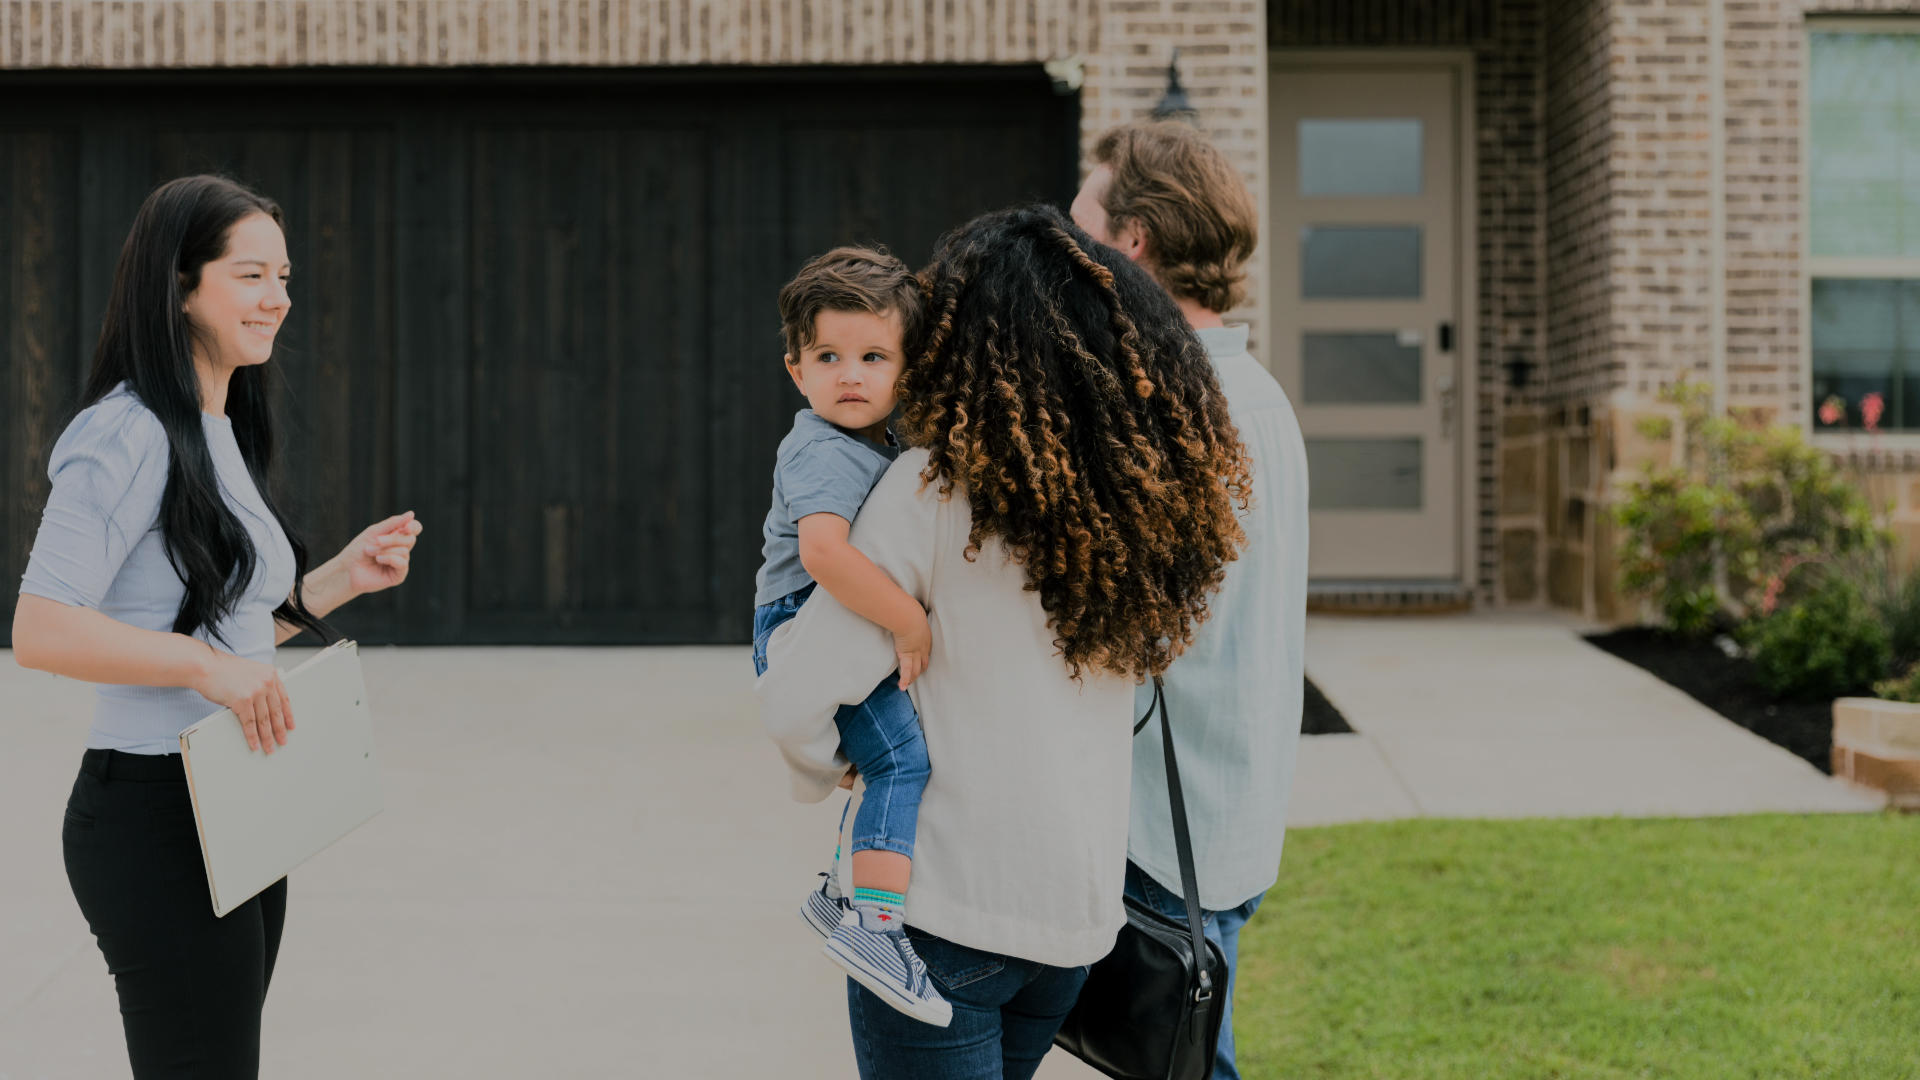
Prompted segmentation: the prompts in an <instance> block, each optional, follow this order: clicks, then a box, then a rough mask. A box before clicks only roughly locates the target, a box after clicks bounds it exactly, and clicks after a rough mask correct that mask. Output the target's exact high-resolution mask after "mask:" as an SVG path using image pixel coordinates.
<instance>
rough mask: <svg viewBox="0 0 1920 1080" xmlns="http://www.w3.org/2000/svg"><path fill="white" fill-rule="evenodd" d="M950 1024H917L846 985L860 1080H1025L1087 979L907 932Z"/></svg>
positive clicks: (1078, 972) (1079, 972) (1075, 970)
mask: <svg viewBox="0 0 1920 1080" xmlns="http://www.w3.org/2000/svg"><path fill="white" fill-rule="evenodd" d="M907 936H908V937H910V938H912V939H913V947H914V951H916V952H918V953H919V954H920V959H921V960H923V961H925V962H926V965H927V974H928V975H930V976H932V978H933V981H934V984H935V985H936V986H938V987H939V988H940V993H941V994H943V995H945V996H946V999H947V1000H948V1001H950V1002H952V1003H953V1023H952V1025H950V1026H948V1027H944V1028H937V1027H934V1026H933V1025H931V1024H923V1023H921V1022H920V1021H918V1020H915V1019H913V1018H912V1017H910V1016H907V1015H906V1014H905V1013H901V1012H898V1011H896V1010H895V1009H894V1008H893V1007H892V1006H890V1005H888V1004H887V1003H886V1002H883V1001H881V1000H880V999H879V998H877V997H875V996H874V995H873V992H872V991H871V990H868V989H867V988H866V987H864V986H861V985H860V984H859V983H856V982H854V981H853V980H852V979H848V980H847V1019H848V1021H849V1022H850V1023H851V1025H852V1027H853V1057H854V1060H855V1061H856V1062H858V1063H859V1066H860V1080H1028V1078H1029V1077H1031V1076H1032V1075H1033V1074H1034V1071H1035V1070H1037V1069H1039V1068H1040V1059H1041V1058H1043V1057H1045V1056H1046V1055H1047V1050H1048V1049H1049V1048H1051V1047H1052V1046H1053V1035H1054V1032H1056V1031H1059V1030H1060V1024H1061V1022H1062V1021H1064V1020H1066V1018H1067V1014H1068V1013H1069V1012H1072V1011H1073V1003H1074V1002H1075V1001H1078V1000H1079V998H1080V987H1081V986H1082V985H1083V984H1085V983H1086V981H1087V969H1086V968H1084V967H1052V966H1049V965H1047V964H1039V963H1035V962H1033V961H1031V960H1021V959H1018V958H1016V957H1012V956H1003V955H1001V954H999V953H990V952H982V951H980V950H979V949H970V948H968V947H966V946H965V945H956V944H954V943H953V942H951V941H947V940H946V939H944V938H937V937H934V936H933V935H931V934H927V933H923V932H921V931H919V930H915V929H914V928H913V927H911V926H909V927H907Z"/></svg>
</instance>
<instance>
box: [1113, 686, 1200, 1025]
mask: <svg viewBox="0 0 1920 1080" xmlns="http://www.w3.org/2000/svg"><path fill="white" fill-rule="evenodd" d="M1156 709H1157V710H1159V713H1160V739H1161V743H1160V745H1161V747H1162V748H1163V750H1164V751H1165V753H1166V756H1167V802H1168V803H1169V804H1171V806H1172V807H1173V847H1174V851H1175V852H1176V853H1177V854H1178V855H1179V857H1180V902H1181V904H1182V905H1183V906H1184V907H1185V908H1186V909H1187V931H1188V932H1189V933H1191V934H1192V935H1193V963H1194V967H1195V969H1196V970H1198V971H1199V973H1200V988H1199V989H1197V990H1195V991H1194V994H1193V1000H1195V1001H1206V1000H1208V999H1209V998H1211V997H1213V973H1212V972H1210V971H1208V970H1207V955H1208V954H1207V940H1206V935H1205V934H1204V933H1202V932H1201V929H1200V903H1199V896H1200V880H1199V874H1198V873H1197V872H1196V871H1195V870H1194V868H1193V839H1192V838H1191V837H1190V836H1189V835H1188V833H1187V800H1186V798H1185V797H1184V796H1183V795H1182V794H1181V792H1180V764H1179V762H1178V761H1176V760H1175V759H1174V756H1173V727H1172V725H1171V724H1169V723H1168V722H1167V688H1166V686H1165V685H1164V684H1162V683H1161V681H1160V676H1158V675H1155V676H1154V677H1153V704H1151V705H1149V706H1147V712H1146V715H1145V716H1142V717H1141V718H1140V722H1139V723H1137V724H1135V725H1133V733H1134V734H1135V735H1138V734H1140V732H1141V730H1142V729H1144V728H1145V727H1146V726H1147V721H1149V720H1151V719H1153V714H1154V711H1155V710H1156Z"/></svg>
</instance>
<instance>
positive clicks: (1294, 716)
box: [934, 326, 1307, 911]
mask: <svg viewBox="0 0 1920 1080" xmlns="http://www.w3.org/2000/svg"><path fill="white" fill-rule="evenodd" d="M1199 334H1200V340H1201V341H1202V342H1203V343H1204V344H1205V345H1206V347H1207V353H1208V355H1209V356H1211V357H1212V358H1213V365H1214V371H1215V373H1216V375H1217V376H1218V377H1219V380H1220V388H1221V390H1222V391H1224V392H1225V394H1226V397H1227V410H1228V412H1229V413H1230V414H1231V415H1232V417H1233V423H1234V426H1235V427H1237V428H1239V430H1240V440H1241V441H1242V442H1243V443H1245V444H1246V447H1247V452H1248V454H1249V455H1251V457H1252V459H1253V499H1252V501H1251V505H1250V506H1249V508H1248V509H1247V510H1246V511H1244V512H1242V514H1241V516H1240V520H1241V525H1242V527H1243V528H1244V529H1245V530H1246V533H1247V546H1246V548H1245V550H1243V551H1242V552H1241V554H1240V558H1239V559H1238V560H1236V561H1235V562H1233V563H1231V564H1229V565H1228V567H1227V578H1226V583H1225V585H1224V586H1223V587H1222V588H1221V590H1220V592H1219V593H1218V594H1216V595H1215V596H1214V597H1213V599H1212V601H1211V603H1210V604H1209V605H1208V606H1209V610H1210V611H1211V615H1210V617H1209V618H1208V619H1207V621H1206V622H1205V623H1203V624H1201V626H1200V628H1199V629H1198V630H1197V631H1196V632H1195V633H1194V640H1193V645H1192V647H1191V648H1189V649H1188V650H1187V651H1186V652H1185V653H1184V654H1183V655H1182V656H1181V657H1180V659H1178V660H1176V661H1174V664H1173V666H1172V667H1171V668H1170V669H1168V671H1167V674H1166V677H1165V679H1164V682H1165V684H1166V693H1167V715H1168V716H1169V717H1170V718H1171V720H1172V723H1173V741H1174V748H1175V750H1176V751H1177V752H1178V755H1179V760H1180V786H1181V788H1182V790H1183V792H1184V794H1185V795H1186V803H1187V821H1188V826H1189V828H1190V830H1191V832H1192V835H1193V851H1194V862H1195V867H1196V869H1197V871H1198V874H1199V886H1200V906H1201V907H1202V908H1205V909H1207V910H1209V911H1219V910H1223V909H1226V908H1233V907H1238V906H1240V905H1241V904H1243V903H1245V902H1246V901H1248V900H1250V899H1252V898H1253V897H1255V896H1258V895H1260V894H1261V893H1263V892H1265V891H1266V890H1267V889H1269V888H1271V887H1272V886H1273V883H1274V881H1275V880H1277V879H1278V876H1279V870H1280V848H1281V844H1282V842H1283V840H1284V839H1285V836H1286V812H1287V798H1288V795H1289V793H1290V792H1291V790H1292V787H1293V767H1294V758H1295V755H1296V752H1297V750H1298V748H1299V743H1300V711H1301V694H1302V690H1303V686H1304V679H1305V675H1306V657H1305V651H1304V649H1303V647H1302V646H1303V642H1302V638H1303V636H1304V634H1305V631H1306V620H1307V451H1306V445H1305V443H1304V442H1303V441H1302V439H1301V437H1300V423H1299V421H1298V420H1297V419H1296V418H1295V417H1294V413H1293V406H1292V404H1291V403H1289V402H1288V401H1287V395H1286V393H1285V392H1284V391H1282V390H1281V389H1280V384H1279V383H1277V382H1275V381H1274V379H1273V376H1272V375H1269V374H1268V373H1267V370H1266V369H1265V368H1263V367H1261V366H1260V364H1259V362H1258V361H1256V360H1255V359H1254V358H1253V357H1252V356H1251V355H1249V354H1248V353H1247V328H1246V327H1244V326H1230V327H1221V328H1216V329H1207V330H1201V331H1200V332H1199ZM1152 700H1153V686H1152V685H1151V684H1148V685H1146V686H1143V687H1141V688H1140V690H1139V691H1138V692H1137V694H1136V695H1135V701H1136V704H1137V705H1138V709H1137V711H1136V712H1135V715H1136V716H1138V715H1140V714H1141V713H1144V712H1146V710H1147V706H1148V704H1149V703H1150V702H1151V701H1152ZM934 767H935V768H936V769H937V768H939V764H938V762H936V763H935V765H934ZM1127 855H1128V857H1129V858H1130V859H1132V860H1133V861H1134V862H1135V863H1137V864H1138V865H1139V866H1140V868H1141V869H1142V870H1145V871H1146V872H1147V873H1148V874H1149V875H1150V876H1151V877H1152V878H1153V879H1154V880H1155V881H1157V882H1159V883H1160V884H1162V885H1164V886H1166V887H1167V888H1168V889H1169V890H1171V891H1172V892H1173V893H1175V894H1176V895H1178V894H1179V893H1180V891H1181V890H1180V861H1179V858H1178V857H1177V856H1176V854H1175V852H1174V844H1173V822H1172V813H1171V811H1170V810H1169V809H1168V804H1167V767H1166V755H1165V754H1164V753H1163V752H1162V750H1161V736H1160V731H1159V722H1158V721H1155V722H1153V723H1151V724H1148V725H1147V727H1146V728H1145V729H1144V730H1143V731H1141V732H1140V734H1139V735H1138V736H1136V737H1135V739H1134V746H1133V799H1132V817H1131V821H1130V823H1129V828H1128V834H1127Z"/></svg>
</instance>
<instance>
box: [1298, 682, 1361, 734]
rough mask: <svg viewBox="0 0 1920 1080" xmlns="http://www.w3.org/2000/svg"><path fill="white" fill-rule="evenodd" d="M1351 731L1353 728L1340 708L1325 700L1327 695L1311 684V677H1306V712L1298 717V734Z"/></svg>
mask: <svg viewBox="0 0 1920 1080" xmlns="http://www.w3.org/2000/svg"><path fill="white" fill-rule="evenodd" d="M1352 731H1353V728H1352V727H1351V726H1350V725H1348V723H1347V718H1346V717H1344V716H1341V715H1340V710H1339V709H1336V708H1334V707H1333V702H1331V701H1328V700H1327V695H1325V694H1323V693H1321V692H1320V688H1319V687H1317V686H1315V685H1313V680H1312V679H1308V680H1307V710H1306V714H1305V715H1304V716H1302V717H1301V718H1300V734H1302V735H1347V734H1351V733H1352Z"/></svg>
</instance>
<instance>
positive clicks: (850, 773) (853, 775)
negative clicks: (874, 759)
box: [840, 765, 860, 791]
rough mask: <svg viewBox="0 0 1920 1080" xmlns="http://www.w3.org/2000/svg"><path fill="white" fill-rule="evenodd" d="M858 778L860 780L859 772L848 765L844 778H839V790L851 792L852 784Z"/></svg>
mask: <svg viewBox="0 0 1920 1080" xmlns="http://www.w3.org/2000/svg"><path fill="white" fill-rule="evenodd" d="M859 778H860V770H859V769H856V768H854V767H853V766H851V765H849V766H847V772H846V775H845V776H842V777H841V778H840V787H841V788H842V789H843V790H846V791H852V790H853V782H854V781H855V780H858V779H859Z"/></svg>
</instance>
